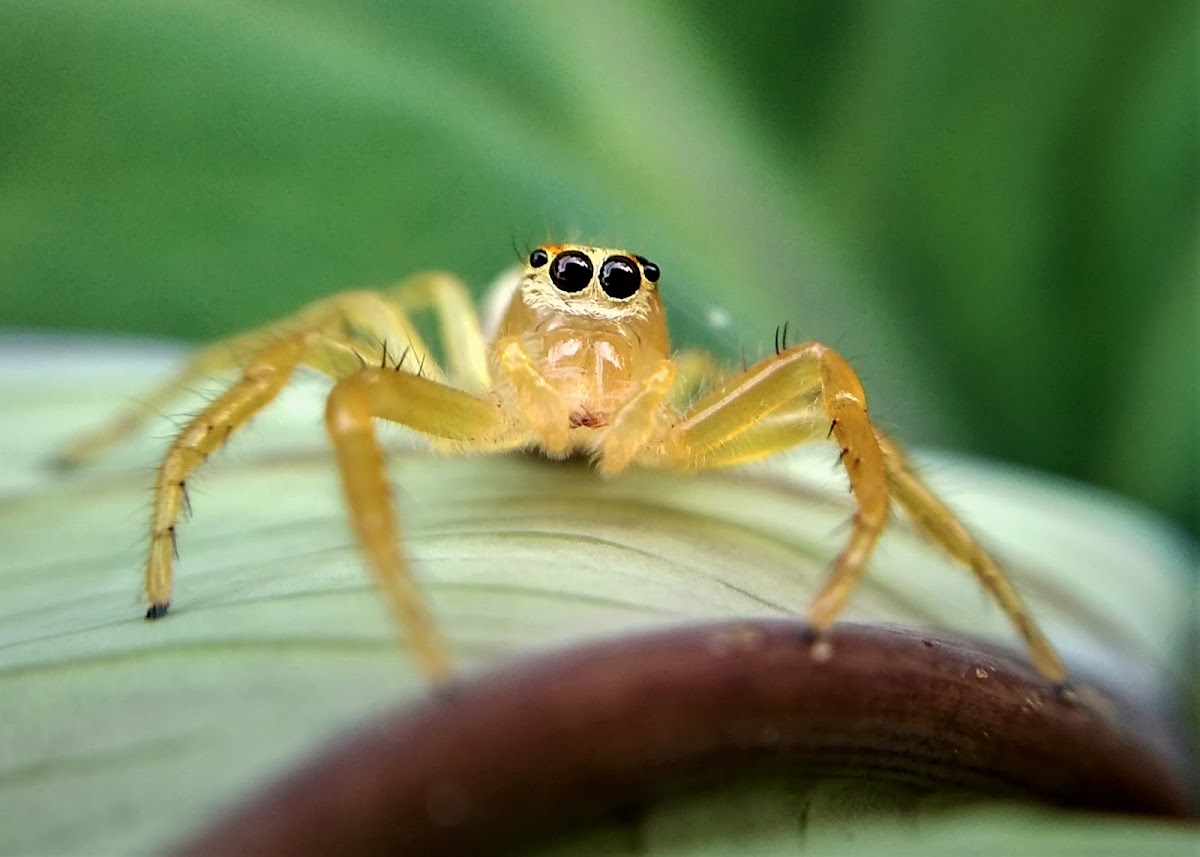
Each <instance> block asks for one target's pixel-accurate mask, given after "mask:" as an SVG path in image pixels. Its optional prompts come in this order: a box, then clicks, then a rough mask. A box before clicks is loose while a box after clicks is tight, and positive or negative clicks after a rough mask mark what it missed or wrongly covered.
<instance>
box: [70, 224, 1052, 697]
mask: <svg viewBox="0 0 1200 857" xmlns="http://www.w3.org/2000/svg"><path fill="white" fill-rule="evenodd" d="M657 280H658V269H657V267H656V266H654V265H653V264H652V263H650V262H648V261H647V260H645V259H643V258H642V257H639V256H632V255H629V254H626V253H624V252H623V251H619V250H611V249H605V248H599V247H591V246H584V245H546V246H544V247H540V248H538V249H537V250H535V251H534V252H533V253H532V254H531V255H530V259H529V261H528V262H527V263H526V265H525V267H524V269H523V270H521V271H520V272H518V274H516V275H515V277H514V278H513V280H512V281H511V282H510V284H509V286H508V291H509V292H510V294H508V295H507V296H506V300H507V304H506V305H505V306H504V307H503V308H502V311H501V313H500V316H499V318H498V320H497V322H496V325H495V330H494V331H492V332H491V335H490V336H489V337H485V336H484V334H483V332H482V331H481V328H480V324H479V321H478V317H477V315H476V313H475V309H474V307H473V305H472V303H471V301H470V298H469V296H468V294H467V291H466V289H465V288H464V287H463V286H462V285H461V283H459V282H458V281H457V280H456V279H454V278H452V277H450V276H449V275H446V274H436V273H435V274H423V275H419V276H417V277H414V278H413V279H411V280H408V281H406V282H405V283H402V284H401V285H399V286H397V287H396V288H395V289H392V290H390V291H387V292H347V293H344V294H341V295H335V296H334V297H331V298H328V299H326V300H323V301H319V302H317V303H315V304H312V305H310V306H308V307H306V308H304V309H303V310H301V311H300V312H299V313H297V314H296V315H294V316H291V317H289V318H287V319H284V320H282V321H280V322H277V323H275V324H272V325H268V326H266V327H264V328H260V329H258V330H255V331H251V332H249V333H246V334H243V335H241V336H238V337H235V338H233V339H231V340H227V341H224V342H220V343H216V344H214V345H211V346H209V347H207V348H205V349H203V350H202V351H200V352H199V353H198V354H197V355H196V356H195V357H194V358H193V359H192V360H191V361H190V362H189V363H188V364H187V366H185V368H184V369H183V371H181V372H180V373H179V375H178V376H177V377H175V378H174V379H172V380H171V381H170V382H168V383H167V384H164V385H163V386H162V387H161V388H159V389H158V390H155V391H154V392H152V393H151V394H150V395H149V396H148V397H147V399H146V405H147V407H146V409H144V410H138V411H136V412H131V413H130V414H128V415H126V416H125V417H124V418H122V419H119V420H116V421H114V422H113V423H112V424H111V425H109V426H106V427H103V428H102V429H100V430H99V431H96V432H94V433H92V434H90V435H87V436H85V437H82V438H80V440H79V441H78V442H76V443H75V444H73V445H72V446H71V447H70V448H68V449H67V450H65V451H64V453H63V454H62V456H61V457H60V459H59V461H60V463H61V464H64V465H68V466H74V465H77V464H80V463H82V462H84V461H85V460H87V459H90V458H92V457H93V456H95V455H97V454H98V453H99V452H101V451H103V450H104V449H105V448H107V447H109V446H110V445H112V444H113V443H115V442H117V441H119V440H121V439H122V438H124V437H126V436H128V434H130V433H131V432H132V431H134V430H135V429H136V428H137V427H138V426H139V425H140V424H141V423H142V422H143V421H144V420H145V419H146V418H147V414H149V413H153V412H155V411H156V410H157V409H159V408H161V406H162V405H164V404H165V403H166V402H168V401H169V400H171V399H173V398H174V397H176V396H177V395H179V394H180V393H181V392H183V391H184V390H186V388H187V386H188V385H189V384H190V383H191V382H192V381H193V380H195V379H196V378H197V377H203V376H206V375H208V374H211V373H212V372H215V371H219V370H223V369H229V368H233V367H238V368H241V370H242V375H241V378H240V379H239V380H238V381H237V382H236V383H234V384H233V385H232V386H231V387H230V388H229V389H228V390H227V391H226V392H225V393H223V394H222V395H220V396H218V397H217V398H216V399H215V400H214V401H213V402H212V403H211V404H209V405H208V407H206V408H205V409H204V410H203V411H201V413H200V414H198V415H197V416H196V417H195V418H194V419H193V420H192V421H191V422H190V423H189V425H188V426H187V427H186V428H184V429H183V431H182V432H180V433H179V435H178V436H177V437H176V438H175V440H174V442H173V443H172V444H171V446H170V448H169V449H168V451H167V454H166V456H165V458H164V460H163V463H162V465H161V466H160V468H159V471H158V477H157V480H156V495H155V504H154V515H153V523H152V526H151V535H150V550H149V553H148V556H147V562H146V575H145V579H146V595H147V598H148V599H149V601H150V605H151V606H150V609H149V611H148V612H147V614H146V615H147V618H158V617H160V616H163V615H165V613H166V612H167V607H168V605H169V604H170V599H171V592H172V569H173V564H174V558H175V556H174V554H175V527H176V525H177V523H178V521H179V518H180V516H181V514H182V513H183V512H184V511H185V510H186V508H187V503H188V500H187V491H186V480H187V478H188V476H189V474H190V473H191V472H192V470H194V469H195V467H197V466H198V465H199V464H200V463H202V462H203V461H204V460H205V459H206V458H207V457H208V455H209V454H210V453H211V452H212V451H214V450H215V449H217V448H218V447H220V446H221V445H222V444H223V443H225V441H226V440H227V439H228V437H229V435H230V434H231V433H232V432H233V431H234V430H236V429H237V428H238V427H240V426H241V425H243V424H245V422H246V421H247V420H249V419H250V418H251V417H252V416H253V415H254V413H256V412H257V411H258V410H259V409H261V408H262V407H263V406H264V405H266V404H267V403H268V402H270V401H271V400H272V399H273V398H275V396H276V395H278V393H279V391H280V390H281V389H282V388H283V387H284V386H285V385H286V384H287V383H288V381H289V380H290V378H291V376H292V373H293V372H294V370H295V369H296V368H297V367H299V366H306V367H310V368H313V369H316V370H318V371H320V372H323V373H325V374H327V375H329V376H330V377H332V378H333V379H334V380H335V383H334V386H333V389H332V390H331V392H330V394H329V398H328V400H327V404H326V414H325V422H326V427H327V429H328V432H329V436H330V439H331V441H332V443H333V448H334V451H335V454H336V456H337V462H338V468H339V471H340V473H341V477H342V484H343V488H344V492H345V496H346V503H347V506H348V508H349V512H350V519H351V523H352V525H353V527H354V530H355V533H356V536H357V538H358V541H359V544H360V545H361V547H362V550H363V552H364V554H365V556H366V559H367V562H368V564H369V566H370V567H371V569H372V571H373V572H374V573H375V576H376V579H377V580H378V582H379V584H380V587H381V589H382V591H383V592H384V594H385V595H386V596H387V600H388V603H389V605H390V606H391V607H392V609H393V611H394V612H395V614H396V616H397V618H398V619H399V621H400V622H401V624H402V626H403V627H404V628H405V629H406V630H407V632H408V633H409V634H410V635H411V637H412V640H413V643H414V645H415V647H416V650H417V652H418V655H419V657H420V661H421V664H422V666H423V667H424V668H425V669H426V670H427V671H428V672H429V673H430V674H431V675H433V676H435V677H444V676H446V675H448V674H449V672H450V670H451V667H452V665H451V659H450V656H449V652H448V650H447V647H446V645H445V643H444V641H443V638H442V636H441V634H440V632H439V629H438V627H437V624H436V623H435V622H434V621H433V619H432V617H431V616H430V614H429V612H428V610H427V609H426V606H425V599H424V597H423V595H422V593H421V592H420V590H419V588H418V587H417V586H416V584H415V582H414V581H413V578H412V575H411V573H410V569H409V565H408V561H407V558H406V556H405V554H404V552H403V551H402V550H401V546H400V541H399V537H398V531H397V526H396V515H395V510H394V508H393V504H392V501H391V497H390V492H389V490H388V485H387V481H386V476H385V468H384V461H383V454H382V451H381V450H380V447H379V444H378V442H377V441H376V436H375V420H377V419H382V420H388V421H391V422H396V423H401V424H403V425H406V426H408V427H410V428H412V429H415V430H416V431H418V432H421V433H423V434H425V435H427V436H428V437H429V438H430V440H431V442H432V443H433V444H434V446H436V447H438V448H440V449H442V450H444V451H447V452H455V451H471V452H492V451H501V450H511V449H537V450H540V451H542V452H543V453H545V454H547V455H550V456H554V457H562V456H566V455H570V454H586V455H589V456H592V457H593V458H594V459H595V460H596V464H597V467H598V468H599V469H600V470H601V472H602V473H604V474H608V475H611V474H616V473H619V472H620V471H622V470H624V469H625V468H627V467H629V466H639V467H649V468H665V469H671V470H696V469H703V468H712V467H723V466H728V465H732V464H737V463H740V462H744V461H749V460H752V459H756V458H761V457H763V456H767V455H771V454H772V453H775V452H778V451H780V450H783V449H786V448H788V447H792V446H795V445H796V444H799V443H802V442H805V441H808V440H813V439H823V438H829V439H831V440H833V441H835V442H836V443H837V444H838V446H839V447H840V448H841V457H840V461H841V462H842V464H843V465H844V466H845V468H846V472H847V474H848V476H849V478H850V486H851V490H852V492H853V494H854V498H855V501H856V503H857V506H858V510H857V513H856V514H855V516H854V521H853V526H852V529H851V533H850V536H849V537H848V539H847V543H846V546H845V548H844V549H843V550H842V552H841V553H840V554H839V555H838V557H837V558H836V559H835V560H834V562H833V565H832V567H831V570H830V574H829V579H828V581H827V583H826V584H825V586H824V587H823V589H822V590H821V591H820V592H819V593H818V594H817V596H816V598H815V599H814V601H813V604H812V607H811V609H810V611H809V616H808V618H809V621H810V623H811V624H812V625H813V626H814V627H815V628H816V629H817V630H822V629H824V628H827V627H828V626H829V625H830V624H832V622H833V621H834V620H835V619H836V617H837V615H838V614H839V613H840V612H841V610H842V608H843V607H844V606H845V603H846V601H847V599H848V598H849V596H850V593H851V591H852V590H853V588H854V585H855V583H856V582H857V580H858V578H859V577H860V575H861V573H862V571H863V568H864V566H865V564H866V562H867V559H868V558H869V556H870V553H871V550H872V549H873V547H874V545H875V542H876V540H877V539H878V537H879V534H880V532H881V531H882V529H883V527H884V524H885V523H886V521H887V515H888V509H889V506H890V503H891V501H892V500H895V501H896V502H897V503H898V504H899V505H900V506H901V507H902V508H903V509H904V510H905V511H906V512H907V514H908V515H909V517H910V518H911V519H912V520H913V522H914V523H915V524H916V526H917V527H918V528H920V529H921V530H922V531H923V532H924V533H925V534H926V535H927V536H928V537H929V538H930V539H931V541H933V542H934V543H936V544H938V545H939V546H940V547H942V548H943V549H944V550H946V551H947V552H948V553H949V554H951V555H952V556H953V557H955V558H956V559H958V560H959V561H961V562H962V563H963V564H965V565H966V566H967V567H969V568H970V569H971V570H972V571H973V572H974V573H975V574H976V575H977V577H978V578H979V580H980V582H981V583H982V584H983V586H984V587H985V588H986V589H987V590H988V591H989V592H990V593H991V594H992V596H993V597H994V598H995V599H996V600H997V602H998V603H999V604H1000V606H1001V607H1002V608H1003V609H1004V610H1005V612H1006V613H1007V614H1008V616H1009V617H1010V618H1011V619H1012V621H1013V623H1014V625H1015V626H1016V628H1017V630H1018V631H1019V633H1020V634H1021V635H1022V637H1023V638H1024V639H1025V641H1026V642H1027V644H1028V645H1029V648H1030V652H1031V654H1032V656H1033V660H1034V663H1035V665H1036V666H1037V668H1038V669H1039V670H1040V671H1041V672H1042V674H1043V675H1044V676H1045V677H1046V678H1047V679H1049V680H1051V681H1053V682H1055V683H1056V684H1061V683H1063V682H1065V680H1066V673H1065V671H1064V669H1063V666H1062V663H1061V661H1060V660H1059V658H1058V656H1057V655H1056V654H1055V652H1054V650H1053V648H1052V647H1051V645H1050V643H1049V642H1048V641H1047V640H1046V638H1045V636H1044V635H1043V634H1042V633H1041V631H1040V630H1039V629H1038V627H1037V626H1036V624H1035V623H1034V622H1033V620H1032V619H1031V618H1030V616H1029V613H1028V611H1027V610H1026V609H1025V606H1024V605H1023V603H1022V602H1021V599H1020V597H1019V595H1018V594H1017V593H1016V591H1015V590H1014V589H1013V587H1012V586H1011V585H1010V583H1009V582H1008V579H1007V578H1006V577H1005V576H1004V574H1003V573H1002V572H1001V571H1000V569H999V568H998V567H997V566H996V564H995V563H994V562H993V561H992V560H991V559H990V558H989V557H988V555H987V554H986V553H985V552H984V551H983V550H982V548H980V546H979V545H978V544H977V543H976V542H975V541H974V539H973V538H972V537H971V536H970V535H969V534H968V533H967V531H966V529H965V528H964V527H963V526H962V524H960V523H959V521H958V520H957V519H956V518H955V517H954V515H953V514H952V513H951V512H950V511H949V510H948V509H947V508H946V507H945V506H944V505H943V504H942V503H941V502H940V501H939V500H938V499H937V498H936V497H935V496H934V495H933V493H932V492H931V491H930V490H929V489H928V488H927V487H926V486H925V485H924V483H923V482H921V480H920V479H918V478H917V476H916V475H915V474H914V473H913V471H912V470H911V469H910V468H909V466H908V465H907V463H906V462H905V459H904V457H903V455H902V454H901V453H900V451H899V450H898V449H897V448H896V446H895V445H894V444H893V443H892V442H891V440H890V439H888V438H887V437H886V436H885V435H883V434H882V433H881V432H880V431H879V430H877V429H876V428H875V427H874V426H873V425H872V424H871V422H870V420H869V418H868V416H867V407H866V394H865V393H864V392H863V389H862V386H861V384H860V383H859V380H858V377H857V376H856V375H855V373H854V371H853V370H852V369H851V368H850V366H849V365H848V364H847V363H846V362H845V361H844V360H843V359H842V358H841V357H840V356H838V355H837V354H836V353H835V352H834V351H832V350H831V349H829V348H828V347H826V346H824V345H821V344H820V343H817V342H809V343H804V344H801V345H795V346H788V345H787V343H786V342H784V343H782V347H779V344H778V343H777V348H776V352H775V354H773V355H770V356H768V357H766V358H764V359H763V360H761V361H759V362H758V363H756V364H754V365H753V366H750V367H748V368H746V369H744V370H743V371H741V372H739V373H736V374H734V375H732V376H729V377H727V378H725V379H724V380H720V379H716V378H712V377H710V376H713V375H714V374H715V368H716V367H715V364H714V362H713V361H712V360H711V359H710V358H707V357H706V356H704V355H702V354H699V353H697V352H686V351H685V352H681V353H673V352H672V351H671V346H670V342H669V339H668V335H667V325H666V318H665V314H664V312H663V307H662V301H661V298H660V296H659V291H658V287H657ZM421 307H432V308H433V309H434V311H435V312H436V314H437V317H438V320H439V323H440V326H441V331H440V332H441V336H442V338H443V340H444V342H445V353H446V359H447V363H448V367H447V369H446V370H444V369H443V368H442V367H441V366H440V365H438V364H437V363H436V362H435V361H434V360H433V359H432V357H430V355H429V350H428V348H427V347H426V345H425V343H424V342H423V341H422V339H421V336H420V334H419V333H418V332H417V330H416V329H415V328H414V327H413V325H412V323H411V322H410V321H409V319H408V313H409V312H410V311H412V310H414V309H417V308H421ZM710 381H711V382H712V383H709V382H710ZM451 382H453V384H451ZM697 390H703V392H702V393H701V394H700V395H699V396H698V397H695V398H693V396H692V394H693V393H694V392H695V391H697Z"/></svg>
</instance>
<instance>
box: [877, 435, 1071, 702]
mask: <svg viewBox="0 0 1200 857" xmlns="http://www.w3.org/2000/svg"><path fill="white" fill-rule="evenodd" d="M876 436H877V437H878V439H879V445H880V447H881V448H882V450H883V458H884V464H885V466H886V467H887V476H888V486H889V487H890V488H891V492H892V497H894V498H895V500H896V502H897V503H899V504H900V507H901V508H902V509H904V511H905V513H906V514H907V515H908V518H909V519H910V520H911V521H912V522H913V525H914V526H916V528H917V529H918V530H920V531H921V532H922V533H924V534H925V536H926V537H927V538H928V539H929V540H930V541H931V542H933V543H934V544H936V545H938V546H939V547H940V548H942V550H944V551H945V552H946V553H948V554H949V555H950V556H952V557H953V558H954V559H956V560H958V561H959V562H960V563H962V564H963V565H965V566H966V567H967V568H969V569H970V570H971V571H972V572H974V574H975V576H976V577H977V578H979V582H980V584H981V585H982V586H983V588H984V589H986V590H987V591H988V593H989V594H991V596H992V597H993V598H994V599H995V600H996V603H997V604H999V605H1000V607H1001V609H1002V610H1004V612H1005V614H1007V616H1008V618H1009V621H1011V622H1012V624H1013V627H1015V628H1016V630H1017V633H1019V634H1020V635H1021V637H1022V638H1023V639H1024V640H1025V644H1026V645H1027V646H1028V647H1029V651H1030V653H1031V655H1032V657H1033V663H1034V665H1035V666H1036V667H1037V669H1038V671H1039V672H1040V673H1041V674H1042V675H1044V676H1045V677H1046V678H1047V679H1049V680H1050V681H1052V682H1054V683H1055V684H1057V685H1062V684H1064V683H1065V682H1066V681H1067V671H1066V668H1065V667H1064V666H1063V663H1062V660H1061V659H1060V658H1059V656H1058V653H1057V652H1055V650H1054V647H1053V646H1052V645H1051V644H1050V641H1049V640H1048V639H1046V636H1045V634H1043V633H1042V630H1041V628H1039V627H1038V626H1037V623H1035V622H1034V621H1033V617H1032V616H1030V615H1029V610H1028V609H1027V608H1026V606H1025V602H1024V601H1023V600H1022V599H1021V596H1020V595H1019V594H1018V593H1017V590H1016V589H1014V588H1013V585H1012V583H1011V582H1010V581H1009V579H1008V577H1007V576H1006V575H1005V574H1004V572H1003V571H1002V570H1001V569H1000V568H999V566H997V565H996V563H995V562H994V561H993V560H992V558H991V557H990V556H988V555H987V553H986V552H985V551H984V549H983V548H982V547H981V546H980V545H979V543H978V542H976V541H975V539H974V538H972V536H971V534H970V533H969V532H967V529H966V527H964V526H963V525H962V523H960V522H959V520H958V519H957V518H956V517H955V516H954V513H953V512H951V511H950V510H949V509H948V508H946V506H945V505H944V504H943V503H942V502H941V500H939V499H938V498H937V496H936V495H935V494H934V493H933V492H932V491H931V490H930V489H929V487H928V486H927V485H925V483H924V482H922V481H921V480H920V479H919V478H918V477H917V475H916V474H915V473H914V472H913V471H912V468H911V467H910V466H909V464H908V461H907V460H906V459H905V457H904V454H903V453H902V452H901V451H900V449H899V448H898V447H897V446H896V444H895V443H893V442H892V440H891V439H890V438H888V437H887V436H886V435H884V434H882V433H881V432H878V431H877V432H876Z"/></svg>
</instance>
